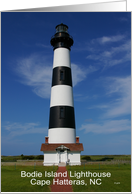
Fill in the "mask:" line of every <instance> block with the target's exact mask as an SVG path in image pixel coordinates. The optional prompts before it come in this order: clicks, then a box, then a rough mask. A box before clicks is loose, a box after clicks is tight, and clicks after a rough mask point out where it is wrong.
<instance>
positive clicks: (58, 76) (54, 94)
mask: <svg viewBox="0 0 132 194" xmlns="http://www.w3.org/2000/svg"><path fill="white" fill-rule="evenodd" d="M73 42H74V41H73V38H72V37H71V36H70V35H69V33H68V26H67V25H65V24H63V23H61V24H59V25H57V26H56V33H55V35H54V36H52V37H51V41H50V43H51V45H52V46H53V50H54V57H53V71H52V84H51V98H50V114H49V129H48V136H47V137H45V143H43V144H42V145H41V151H43V152H44V162H43V165H45V166H50V165H59V164H62V163H63V164H65V165H66V164H69V165H80V164H81V162H80V153H81V151H83V145H82V143H79V137H78V136H77V137H76V126H75V111H74V101H73V88H72V73H71V61H70V50H71V46H72V45H73Z"/></svg>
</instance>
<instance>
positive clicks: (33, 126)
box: [3, 123, 47, 138]
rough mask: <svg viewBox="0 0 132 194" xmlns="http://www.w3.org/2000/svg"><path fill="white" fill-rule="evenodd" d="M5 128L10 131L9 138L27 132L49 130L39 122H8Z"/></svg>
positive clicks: (38, 132)
mask: <svg viewBox="0 0 132 194" xmlns="http://www.w3.org/2000/svg"><path fill="white" fill-rule="evenodd" d="M3 128H4V129H5V130H7V131H8V137H9V138H12V137H16V136H20V135H25V134H35V133H36V134H41V133H42V134H44V132H47V129H46V128H43V127H39V124H38V123H25V124H21V123H7V124H6V125H4V126H3Z"/></svg>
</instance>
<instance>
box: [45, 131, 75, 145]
mask: <svg viewBox="0 0 132 194" xmlns="http://www.w3.org/2000/svg"><path fill="white" fill-rule="evenodd" d="M48 137H49V143H75V141H76V138H75V137H76V130H75V129H73V128H52V129H49V130H48Z"/></svg>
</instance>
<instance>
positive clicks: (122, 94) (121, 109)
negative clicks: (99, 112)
mask: <svg viewBox="0 0 132 194" xmlns="http://www.w3.org/2000/svg"><path fill="white" fill-rule="evenodd" d="M107 83H111V84H107V87H106V90H107V95H111V96H112V95H117V97H115V101H114V102H113V103H111V104H110V107H109V108H108V110H107V112H106V113H105V117H117V116H121V115H128V114H130V113H131V77H130V76H128V77H125V78H117V77H113V78H107Z"/></svg>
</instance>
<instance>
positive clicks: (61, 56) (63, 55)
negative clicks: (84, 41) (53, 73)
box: [53, 48, 71, 68]
mask: <svg viewBox="0 0 132 194" xmlns="http://www.w3.org/2000/svg"><path fill="white" fill-rule="evenodd" d="M58 66H66V67H71V61H70V51H69V49H67V48H57V49H55V50H54V59H53V68H55V67H58Z"/></svg>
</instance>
